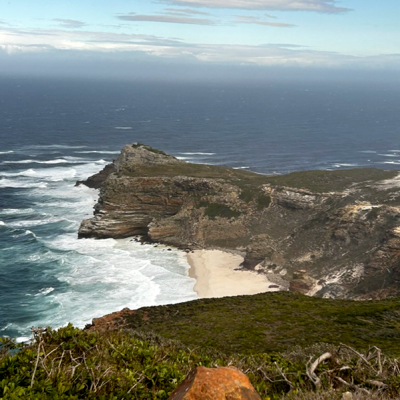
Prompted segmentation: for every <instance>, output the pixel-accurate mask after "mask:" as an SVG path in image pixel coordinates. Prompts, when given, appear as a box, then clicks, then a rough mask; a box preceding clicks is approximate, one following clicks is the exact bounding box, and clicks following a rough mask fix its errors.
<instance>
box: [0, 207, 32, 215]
mask: <svg viewBox="0 0 400 400" xmlns="http://www.w3.org/2000/svg"><path fill="white" fill-rule="evenodd" d="M33 212H34V209H33V208H4V209H3V210H0V214H3V215H17V214H31V213H33Z"/></svg>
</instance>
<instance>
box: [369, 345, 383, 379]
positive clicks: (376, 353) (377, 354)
mask: <svg viewBox="0 0 400 400" xmlns="http://www.w3.org/2000/svg"><path fill="white" fill-rule="evenodd" d="M370 353H371V354H370ZM381 354H382V351H381V349H380V348H379V347H376V346H373V347H371V348H370V349H369V350H368V354H367V360H368V361H371V360H373V359H374V358H376V359H377V362H378V368H379V370H378V375H381V374H382V361H381Z"/></svg>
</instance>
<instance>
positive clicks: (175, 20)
mask: <svg viewBox="0 0 400 400" xmlns="http://www.w3.org/2000/svg"><path fill="white" fill-rule="evenodd" d="M192 14H193V12H192V13H190V14H189V13H188V12H185V11H182V12H178V11H173V12H167V13H163V14H153V15H143V14H135V13H130V14H128V15H119V16H118V17H117V18H118V19H120V20H123V21H140V22H165V23H170V24H190V25H215V22H214V21H213V20H211V19H208V18H196V17H192V16H190V15H192Z"/></svg>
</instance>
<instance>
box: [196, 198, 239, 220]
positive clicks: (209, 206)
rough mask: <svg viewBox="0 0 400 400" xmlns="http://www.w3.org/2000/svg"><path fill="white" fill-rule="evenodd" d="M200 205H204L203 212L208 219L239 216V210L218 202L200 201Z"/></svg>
mask: <svg viewBox="0 0 400 400" xmlns="http://www.w3.org/2000/svg"><path fill="white" fill-rule="evenodd" d="M199 206H200V207H205V211H204V214H205V215H207V216H208V218H210V219H215V218H216V217H220V218H236V217H239V216H240V214H241V213H240V211H236V210H232V208H230V207H228V206H226V205H224V204H219V203H204V202H201V203H200V205H199Z"/></svg>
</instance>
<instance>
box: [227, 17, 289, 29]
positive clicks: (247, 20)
mask: <svg viewBox="0 0 400 400" xmlns="http://www.w3.org/2000/svg"><path fill="white" fill-rule="evenodd" d="M266 17H267V18H274V19H275V17H272V16H270V15H267V14H266ZM233 23H234V24H255V25H265V26H273V27H277V28H290V27H293V26H296V25H293V24H286V23H283V22H271V21H268V20H265V19H261V18H260V17H254V16H249V15H237V16H236V20H235V21H233Z"/></svg>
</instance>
